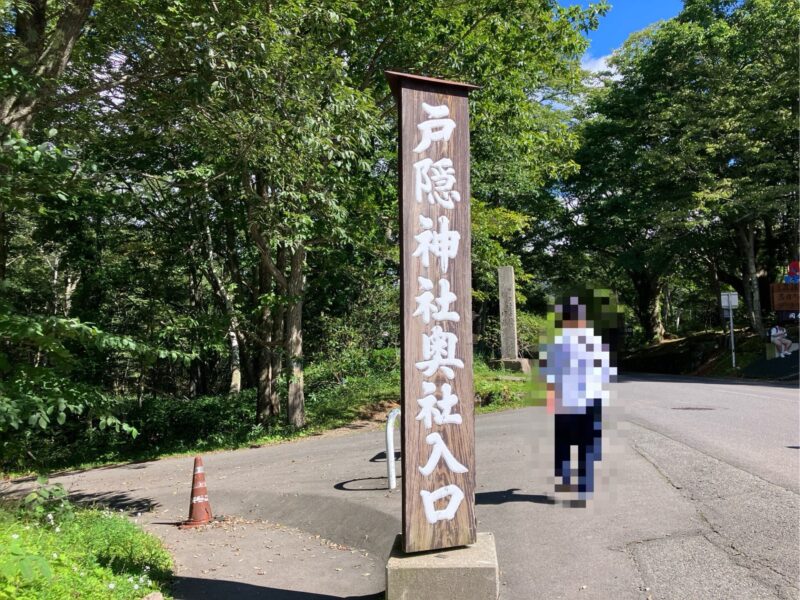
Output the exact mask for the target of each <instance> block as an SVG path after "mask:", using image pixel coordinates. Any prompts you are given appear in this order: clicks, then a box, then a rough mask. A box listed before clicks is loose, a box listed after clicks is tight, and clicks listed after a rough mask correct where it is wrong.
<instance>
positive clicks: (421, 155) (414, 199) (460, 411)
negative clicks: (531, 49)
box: [386, 71, 476, 553]
mask: <svg viewBox="0 0 800 600" xmlns="http://www.w3.org/2000/svg"><path fill="white" fill-rule="evenodd" d="M386 75H387V78H388V79H389V84H390V86H391V88H392V91H393V93H394V95H395V98H396V100H397V103H398V107H399V115H400V118H399V138H400V140H399V152H398V157H399V160H398V163H399V164H398V169H399V174H400V186H399V193H400V202H399V203H400V225H401V248H400V257H401V258H400V264H401V278H400V282H401V283H400V286H401V312H402V331H403V334H402V337H401V340H402V341H401V352H402V362H401V365H402V367H401V368H402V384H401V397H402V416H403V419H402V444H403V447H402V452H403V549H404V551H405V552H407V553H408V552H420V551H424V550H434V549H440V548H450V547H455V546H464V545H467V544H473V543H475V541H476V524H475V427H474V412H473V382H472V280H471V271H470V227H471V225H470V209H469V200H470V189H469V108H468V101H467V94H468V93H469V91H470V90H472V89H476V88H475V86H472V85H468V84H463V83H456V82H452V81H442V80H437V79H429V78H427V77H419V76H415V75H407V74H403V73H393V72H388V71H387V73H386Z"/></svg>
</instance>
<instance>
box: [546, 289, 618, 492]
mask: <svg viewBox="0 0 800 600" xmlns="http://www.w3.org/2000/svg"><path fill="white" fill-rule="evenodd" d="M548 325H549V336H548V337H547V338H546V339H545V340H543V343H542V344H541V345H540V352H539V360H538V372H539V377H540V378H542V379H543V380H544V381H545V382H546V385H547V392H546V396H547V409H548V412H549V413H550V414H553V415H554V418H555V448H554V471H555V476H556V479H557V480H558V479H561V483H556V486H555V491H557V492H577V493H578V502H577V503H573V504H574V505H578V506H581V505H583V506H585V502H586V500H587V499H590V498H591V497H592V494H593V492H594V466H595V462H596V461H599V460H600V459H601V457H602V427H603V426H602V409H603V406H608V400H609V390H608V384H609V383H610V382H611V381H613V380H614V378H615V376H616V374H617V368H616V348H614V349H613V350H612V348H611V345H610V344H611V343H612V342H614V343H616V340H617V336H618V334H619V330H620V327H619V325H620V313H619V309H618V307H617V304H616V302H615V301H614V298H613V296H612V295H611V293H610V292H608V291H606V290H590V291H584V292H580V293H577V294H574V295H570V296H566V297H564V298H563V299H561V300H559V301H557V302H554V303H553V304H552V305H551V311H550V314H549V315H548ZM572 446H577V447H578V481H577V483H574V482H573V481H572V472H571V465H570V462H571V459H570V452H571V449H572Z"/></svg>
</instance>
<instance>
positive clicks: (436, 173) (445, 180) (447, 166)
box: [414, 158, 461, 208]
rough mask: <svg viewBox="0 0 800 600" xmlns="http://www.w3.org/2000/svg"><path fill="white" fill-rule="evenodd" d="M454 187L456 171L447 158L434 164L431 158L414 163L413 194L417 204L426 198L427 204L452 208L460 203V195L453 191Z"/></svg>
mask: <svg viewBox="0 0 800 600" xmlns="http://www.w3.org/2000/svg"><path fill="white" fill-rule="evenodd" d="M455 185H456V170H455V169H454V168H453V161H452V160H450V159H449V158H442V159H440V160H437V161H436V162H433V159H432V158H423V159H422V160H420V161H417V162H415V163H414V192H415V195H416V199H417V202H422V200H423V199H425V198H427V200H428V204H438V205H439V206H441V207H442V208H454V207H455V204H454V202H461V194H459V193H458V192H457V191H456V190H454V189H453V188H454V187H455Z"/></svg>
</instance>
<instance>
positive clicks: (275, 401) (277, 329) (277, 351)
mask: <svg viewBox="0 0 800 600" xmlns="http://www.w3.org/2000/svg"><path fill="white" fill-rule="evenodd" d="M276 266H277V268H278V271H279V272H281V273H283V272H284V271H285V270H286V248H284V247H283V246H281V247H280V248H278V264H277V265H276ZM285 319H286V309H285V307H284V305H283V303H282V302H281V303H278V305H277V306H276V307H275V308H274V315H273V317H272V344H273V345H272V382H271V389H272V392H271V394H270V398H269V406H270V414H271V415H272V416H273V417H277V416H278V415H280V414H281V396H280V394H279V393H278V380H279V379H280V376H281V373H282V372H283V355H284V345H283V344H282V343H279V342H282V341H283V336H284V333H283V332H284V330H285V325H286V324H285Z"/></svg>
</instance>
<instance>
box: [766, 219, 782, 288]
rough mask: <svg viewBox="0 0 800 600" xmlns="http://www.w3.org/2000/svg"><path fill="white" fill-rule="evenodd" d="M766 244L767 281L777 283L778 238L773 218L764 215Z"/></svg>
mask: <svg viewBox="0 0 800 600" xmlns="http://www.w3.org/2000/svg"><path fill="white" fill-rule="evenodd" d="M764 245H765V246H766V252H765V254H766V268H767V282H768V283H775V282H776V281H778V253H779V248H778V240H776V239H775V233H774V231H773V226H772V219H771V218H770V217H769V216H765V217H764Z"/></svg>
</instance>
